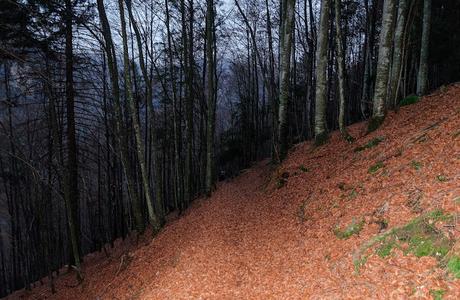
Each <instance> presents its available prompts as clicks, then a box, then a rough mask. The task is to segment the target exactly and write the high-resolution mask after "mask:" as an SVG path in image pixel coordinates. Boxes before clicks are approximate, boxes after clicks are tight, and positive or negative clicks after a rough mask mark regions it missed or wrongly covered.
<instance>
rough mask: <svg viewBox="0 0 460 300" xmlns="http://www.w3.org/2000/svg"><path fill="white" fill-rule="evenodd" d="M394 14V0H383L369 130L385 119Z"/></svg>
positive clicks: (372, 129)
mask: <svg viewBox="0 0 460 300" xmlns="http://www.w3.org/2000/svg"><path fill="white" fill-rule="evenodd" d="M394 15H395V0H384V2H383V15H382V29H381V31H380V38H379V57H378V62H377V74H376V79H375V92H374V102H373V108H372V117H371V119H370V120H369V123H368V128H367V130H368V131H369V132H372V131H374V130H376V129H377V128H378V127H379V126H380V125H381V124H382V123H383V120H384V119H385V114H386V101H387V90H388V76H389V69H390V54H391V45H392V43H391V41H392V28H393V21H394Z"/></svg>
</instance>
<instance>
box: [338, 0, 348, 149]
mask: <svg viewBox="0 0 460 300" xmlns="http://www.w3.org/2000/svg"><path fill="white" fill-rule="evenodd" d="M334 4H335V6H334V8H335V42H336V52H337V69H338V77H339V130H340V133H341V134H342V137H343V138H344V139H345V140H347V141H353V137H352V136H350V134H349V133H348V131H347V128H346V124H345V112H346V107H345V104H346V103H345V102H346V99H345V97H346V96H345V58H344V50H343V44H342V43H343V42H342V29H341V1H340V0H335V3H334Z"/></svg>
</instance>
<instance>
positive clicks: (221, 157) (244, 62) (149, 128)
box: [0, 0, 460, 296]
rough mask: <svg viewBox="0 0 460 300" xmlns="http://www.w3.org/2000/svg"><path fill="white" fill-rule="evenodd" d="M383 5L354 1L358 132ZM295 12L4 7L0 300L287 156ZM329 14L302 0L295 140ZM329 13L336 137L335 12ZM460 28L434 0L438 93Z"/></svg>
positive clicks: (454, 73)
mask: <svg viewBox="0 0 460 300" xmlns="http://www.w3.org/2000/svg"><path fill="white" fill-rule="evenodd" d="M396 2H398V1H396ZM407 2H408V10H407V25H406V30H405V38H404V45H405V47H404V51H403V53H404V55H403V56H402V71H401V77H400V87H401V88H400V93H399V95H397V99H398V101H399V100H400V99H403V98H405V97H406V96H409V95H411V94H415V93H416V85H417V73H418V66H419V59H420V47H421V36H422V18H423V1H422V0H408V1H407ZM120 3H122V6H123V7H124V15H125V18H124V20H125V21H126V24H125V26H124V28H125V31H126V36H125V39H123V23H122V22H120V6H119V4H120ZM101 4H102V10H101V6H100V5H101ZM236 4H238V5H236ZM382 6H383V0H360V1H358V0H357V1H352V0H342V2H341V12H342V16H341V20H340V22H341V24H340V25H341V28H342V38H343V45H344V52H345V71H346V76H345V82H346V85H345V95H346V111H345V112H346V114H345V120H346V123H347V124H351V123H354V122H357V121H360V120H364V119H366V118H368V117H370V115H371V113H372V99H373V95H372V93H373V90H374V83H375V74H376V66H377V56H378V47H379V45H378V44H379V33H380V27H381V25H380V23H381V18H382ZM104 14H106V16H107V25H108V26H106V28H104V17H103V15H104ZM281 16H283V14H282V6H281V5H280V1H272V0H266V1H265V0H264V1H255V0H238V1H236V3H235V2H234V1H216V2H214V1H211V0H207V1H206V0H175V1H168V0H166V1H160V0H155V1H154V0H145V1H139V0H132V1H129V0H127V1H119V2H117V1H107V0H106V1H105V3H104V2H103V1H100V0H99V1H96V0H76V1H75V0H72V1H70V0H67V1H46V0H23V1H19V0H0V296H5V295H7V294H9V293H11V292H12V291H14V290H16V289H20V288H22V287H26V288H31V285H32V284H33V283H34V282H36V281H37V280H39V279H40V278H43V277H45V276H48V278H49V279H51V280H50V282H51V288H54V287H53V286H52V279H53V278H54V277H55V276H57V274H58V271H59V269H60V268H61V267H62V266H63V265H65V264H71V265H74V266H75V268H76V270H77V272H79V264H80V259H81V257H82V256H83V255H84V254H87V253H90V252H93V251H99V250H101V251H102V250H105V249H106V248H105V247H108V245H112V246H113V242H114V241H115V239H117V238H119V237H122V238H125V237H126V236H127V235H128V233H129V232H130V231H132V230H134V229H136V230H137V231H143V230H144V228H145V226H146V225H147V224H150V225H151V226H153V228H154V229H159V228H160V227H161V225H162V224H163V223H164V217H165V216H166V215H167V214H168V213H170V212H173V211H180V212H183V211H184V210H185V209H186V207H187V206H188V204H189V203H190V201H192V200H193V199H194V198H196V197H199V196H201V195H204V194H210V193H211V192H212V189H213V188H214V183H215V181H216V180H218V179H221V180H222V179H227V178H229V177H233V176H236V175H237V174H238V172H239V170H241V169H243V168H246V167H248V166H250V165H251V163H252V162H254V161H257V160H260V159H262V158H266V157H270V156H272V157H274V156H276V155H275V154H276V153H275V154H274V149H276V147H274V143H275V141H276V139H275V138H274V136H276V134H275V133H274V132H276V126H277V121H276V120H277V114H278V107H277V105H278V101H277V99H278V98H277V97H278V96H277V95H278V93H279V66H280V44H281V43H280V38H281V37H280V36H281V35H280V32H281V30H280V27H281V25H282V22H281V19H282V17H281ZM319 16H320V1H318V0H300V1H296V3H295V15H294V26H293V28H292V45H291V47H292V50H293V51H291V55H292V58H291V62H290V70H291V75H290V77H289V90H288V92H289V106H288V107H289V109H288V120H289V122H288V128H287V141H288V143H289V144H294V143H298V142H301V141H304V140H306V139H311V138H312V137H313V135H314V127H313V125H314V115H315V105H314V103H315V77H316V76H315V74H316V73H315V68H316V65H315V64H316V63H315V53H316V46H317V36H318V30H319V29H318V27H319ZM330 20H331V21H330V22H329V25H328V26H329V28H328V31H329V33H330V34H329V38H328V39H329V42H328V49H327V62H328V63H327V128H328V129H329V131H332V130H335V129H337V128H338V115H339V100H338V75H337V67H336V66H337V57H336V51H335V47H336V46H335V45H336V43H335V42H334V32H335V25H334V22H335V21H334V8H333V5H332V7H331V18H330ZM107 27H108V29H109V30H111V31H110V32H108V30H107ZM458 28H460V3H459V2H458V1H457V0H443V1H433V2H432V24H431V35H430V43H429V59H428V66H429V69H428V70H429V72H428V86H429V90H433V89H436V88H438V87H440V86H442V85H444V84H448V83H451V82H455V81H458V80H459V79H460V78H459V77H460V51H458V49H459V48H460V35H459V31H458ZM107 33H108V34H109V35H110V36H111V37H112V39H113V40H112V41H110V39H108V35H107ZM111 43H112V45H111ZM123 44H124V45H123ZM123 46H125V47H123ZM115 83H117V84H115ZM214 132H215V134H214ZM149 206H150V207H149Z"/></svg>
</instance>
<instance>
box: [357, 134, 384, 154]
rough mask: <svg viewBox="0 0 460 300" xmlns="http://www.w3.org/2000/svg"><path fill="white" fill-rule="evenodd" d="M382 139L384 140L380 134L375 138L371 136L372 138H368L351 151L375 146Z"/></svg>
mask: <svg viewBox="0 0 460 300" xmlns="http://www.w3.org/2000/svg"><path fill="white" fill-rule="evenodd" d="M384 140H385V138H383V137H381V136H378V137H376V138H373V139H372V140H370V141H369V142H367V143H366V144H364V145H361V146H358V147H356V148H355V149H354V150H353V151H355V152H361V151H363V150H366V149H370V148H373V147H375V146H377V145H378V144H380V143H381V142H383V141H384Z"/></svg>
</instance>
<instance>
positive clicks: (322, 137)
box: [315, 132, 329, 147]
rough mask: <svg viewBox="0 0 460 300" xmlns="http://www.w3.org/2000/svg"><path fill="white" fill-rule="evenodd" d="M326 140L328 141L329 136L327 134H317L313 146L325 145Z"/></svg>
mask: <svg viewBox="0 0 460 300" xmlns="http://www.w3.org/2000/svg"><path fill="white" fill-rule="evenodd" d="M328 140H329V135H328V134H327V132H323V133H320V134H317V135H316V136H315V146H317V147H319V146H322V145H324V144H326V143H327V141H328Z"/></svg>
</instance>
